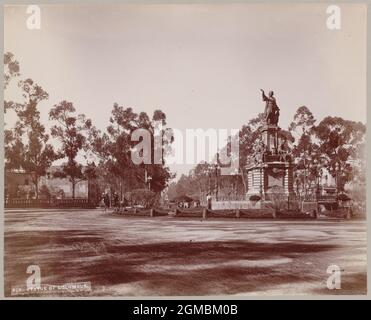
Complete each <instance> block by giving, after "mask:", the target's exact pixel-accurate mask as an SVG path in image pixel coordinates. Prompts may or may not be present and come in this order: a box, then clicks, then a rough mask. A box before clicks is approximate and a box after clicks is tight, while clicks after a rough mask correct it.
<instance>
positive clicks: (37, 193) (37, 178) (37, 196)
mask: <svg viewBox="0 0 371 320" xmlns="http://www.w3.org/2000/svg"><path fill="white" fill-rule="evenodd" d="M33 183H34V185H35V197H36V199H39V177H38V176H36V177H35V178H34V180H33Z"/></svg>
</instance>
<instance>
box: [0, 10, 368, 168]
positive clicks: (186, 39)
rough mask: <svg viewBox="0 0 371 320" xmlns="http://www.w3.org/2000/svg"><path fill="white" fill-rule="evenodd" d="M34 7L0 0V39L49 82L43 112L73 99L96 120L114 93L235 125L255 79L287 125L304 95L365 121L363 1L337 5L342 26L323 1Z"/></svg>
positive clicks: (24, 67)
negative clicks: (331, 20) (0, 31)
mask: <svg viewBox="0 0 371 320" xmlns="http://www.w3.org/2000/svg"><path fill="white" fill-rule="evenodd" d="M40 7H41V29H40V30H28V29H27V27H26V19H27V17H28V15H27V13H26V6H7V7H6V8H5V10H4V15H5V22H4V26H5V45H4V46H5V51H11V52H13V53H14V55H15V56H16V58H17V60H18V61H19V62H20V67H21V74H22V78H27V77H31V78H32V79H33V80H35V81H36V82H37V83H38V84H40V85H41V86H42V87H43V88H44V89H45V90H46V91H47V92H48V93H49V95H50V98H49V100H48V101H46V102H43V103H42V104H41V105H40V107H41V109H42V119H43V121H44V122H47V113H48V111H49V109H50V107H52V106H53V105H54V104H56V103H58V102H60V101H62V100H69V101H71V102H73V103H74V105H75V107H76V109H77V110H78V112H79V113H85V114H86V115H87V116H88V117H90V118H92V120H93V121H94V123H95V125H96V126H97V127H99V128H101V129H104V128H105V127H106V126H107V124H108V119H109V113H110V111H111V109H112V106H113V103H115V102H117V103H119V104H120V105H123V106H125V107H129V106H130V107H133V108H134V110H135V111H137V112H141V111H146V112H148V113H149V114H152V112H153V110H154V109H157V108H160V109H162V110H163V111H164V112H165V113H166V115H167V122H168V125H169V126H170V127H174V128H179V129H185V128H205V129H207V128H226V129H230V128H240V127H241V125H243V124H245V123H247V121H248V120H249V119H251V118H252V117H254V116H256V115H257V113H259V112H262V111H263V110H264V104H263V102H262V101H261V95H260V91H259V89H260V88H263V89H265V90H266V91H268V90H270V89H272V90H274V92H275V95H276V98H277V101H278V105H279V107H280V108H281V118H280V126H281V127H283V128H285V127H287V125H288V124H289V122H290V121H291V119H292V117H293V114H294V112H295V111H296V109H297V108H298V107H299V106H302V105H306V106H308V107H309V108H310V109H311V110H312V111H313V113H314V115H315V117H316V118H317V119H319V120H320V119H322V118H323V117H325V116H327V115H337V116H341V117H344V118H346V119H351V120H357V121H358V120H360V121H363V122H365V119H366V7H365V6H364V5H346V4H342V5H340V8H341V14H342V21H341V22H342V25H341V30H329V29H327V27H326V19H327V17H328V14H327V13H326V8H327V5H325V4H297V5H267V4H258V5H257V4H233V5H229V4H228V5H227V4H218V5H198V4H192V5H181V4H174V5H111V6H110V5H101V6H98V5H84V6H77V5H43V6H40ZM17 91H18V90H17V87H16V85H14V83H13V84H12V85H11V86H10V87H9V89H8V90H7V92H6V93H5V97H6V98H8V99H17V97H18V96H19V93H17ZM6 121H7V120H6ZM7 122H8V123H9V119H8V121H7ZM173 169H175V170H178V171H179V172H181V171H184V170H185V167H179V168H175V167H174V168H173Z"/></svg>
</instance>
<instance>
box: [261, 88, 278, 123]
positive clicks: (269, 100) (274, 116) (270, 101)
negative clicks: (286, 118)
mask: <svg viewBox="0 0 371 320" xmlns="http://www.w3.org/2000/svg"><path fill="white" fill-rule="evenodd" d="M260 91H261V92H262V95H263V101H265V111H264V114H265V122H266V124H268V125H269V124H271V125H277V124H278V118H279V116H280V109H279V108H278V106H277V103H276V98H275V97H274V96H273V94H274V93H273V91H269V93H268V97H267V96H266V95H265V93H264V90H263V89H260Z"/></svg>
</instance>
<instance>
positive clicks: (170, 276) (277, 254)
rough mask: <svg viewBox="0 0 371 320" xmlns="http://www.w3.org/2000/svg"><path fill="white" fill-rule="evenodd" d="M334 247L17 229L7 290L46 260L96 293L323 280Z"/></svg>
mask: <svg viewBox="0 0 371 320" xmlns="http://www.w3.org/2000/svg"><path fill="white" fill-rule="evenodd" d="M336 249H337V247H336V246H334V245H323V244H316V243H300V244H298V243H297V242H295V243H294V242H283V243H279V244H272V243H255V242H247V241H207V242H195V241H189V242H184V241H179V242H166V243H164V242H161V243H151V244H148V243H144V244H141V243H138V244H132V243H125V241H124V240H112V239H111V240H109V239H107V238H106V237H103V236H102V235H101V234H99V233H94V232H92V231H89V232H88V233H87V232H85V231H84V230H75V231H41V232H31V231H28V232H21V233H20V232H11V233H6V234H5V292H6V295H8V296H9V295H10V290H11V286H13V285H25V281H26V278H27V277H28V276H29V275H28V274H27V273H26V269H27V266H28V265H30V264H36V265H39V266H40V268H41V273H42V282H43V283H47V284H63V283H67V282H79V281H90V282H91V284H92V289H93V290H92V292H91V295H127V296H133V295H147V296H156V295H219V294H240V293H248V292H257V291H259V292H260V291H264V290H265V289H270V288H272V287H276V286H280V285H283V284H288V283H289V284H291V285H292V286H295V285H298V286H299V285H300V283H303V282H314V283H318V285H319V287H321V286H320V284H321V282H323V275H322V274H319V273H318V270H319V269H321V270H322V269H323V270H325V266H324V265H325V264H326V262H323V261H322V258H321V257H322V256H323V254H326V253H327V252H330V251H334V250H336ZM309 260H310V264H307V262H308V261H309ZM355 280H356V282H353V284H352V286H351V287H352V288H353V289H355V290H358V289H359V288H360V285H361V283H363V284H362V285H363V286H365V283H366V282H363V281H365V279H364V275H363V274H362V275H359V276H358V278H356V279H355ZM352 288H351V289H352ZM299 290H300V288H299ZM316 290H317V291H316V292H315V293H321V294H323V293H324V294H329V292H327V291H325V292H324V290H322V289H316ZM330 294H332V292H331V293H330Z"/></svg>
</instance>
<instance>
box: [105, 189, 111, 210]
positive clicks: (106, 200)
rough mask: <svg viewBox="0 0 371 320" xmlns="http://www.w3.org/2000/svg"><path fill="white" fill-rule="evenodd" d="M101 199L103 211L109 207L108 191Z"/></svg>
mask: <svg viewBox="0 0 371 320" xmlns="http://www.w3.org/2000/svg"><path fill="white" fill-rule="evenodd" d="M103 201H104V211H106V210H107V209H109V207H110V198H109V194H108V192H106V193H105V194H104V198H103Z"/></svg>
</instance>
